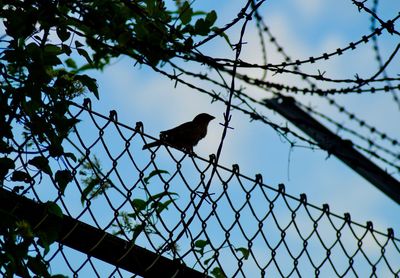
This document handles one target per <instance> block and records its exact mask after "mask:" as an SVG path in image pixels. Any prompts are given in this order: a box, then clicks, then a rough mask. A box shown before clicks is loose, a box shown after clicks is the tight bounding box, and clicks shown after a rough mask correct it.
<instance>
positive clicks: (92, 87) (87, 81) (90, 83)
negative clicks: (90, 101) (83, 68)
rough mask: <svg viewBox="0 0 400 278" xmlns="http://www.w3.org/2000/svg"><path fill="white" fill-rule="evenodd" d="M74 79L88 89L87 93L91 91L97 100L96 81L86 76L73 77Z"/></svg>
mask: <svg viewBox="0 0 400 278" xmlns="http://www.w3.org/2000/svg"><path fill="white" fill-rule="evenodd" d="M75 79H77V80H79V81H80V82H81V83H82V85H84V86H85V87H86V88H88V89H89V91H91V92H92V93H93V94H94V95H95V97H96V98H97V99H98V98H99V91H98V86H97V83H96V79H94V78H91V77H89V76H88V75H86V74H83V75H77V76H75Z"/></svg>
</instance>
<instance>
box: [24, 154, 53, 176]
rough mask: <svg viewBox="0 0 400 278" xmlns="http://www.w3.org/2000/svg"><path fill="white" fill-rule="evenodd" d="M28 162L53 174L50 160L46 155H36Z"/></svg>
mask: <svg viewBox="0 0 400 278" xmlns="http://www.w3.org/2000/svg"><path fill="white" fill-rule="evenodd" d="M28 164H30V165H33V166H35V167H36V168H38V169H39V170H40V171H43V172H45V173H46V174H48V175H51V174H52V171H51V169H50V166H49V160H48V159H47V158H46V157H44V156H36V157H34V158H32V159H31V160H29V161H28Z"/></svg>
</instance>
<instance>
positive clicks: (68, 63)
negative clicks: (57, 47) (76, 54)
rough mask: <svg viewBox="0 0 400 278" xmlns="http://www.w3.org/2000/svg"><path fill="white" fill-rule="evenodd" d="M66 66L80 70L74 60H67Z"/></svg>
mask: <svg viewBox="0 0 400 278" xmlns="http://www.w3.org/2000/svg"><path fill="white" fill-rule="evenodd" d="M65 64H66V65H67V66H68V67H70V68H72V69H77V68H78V67H77V65H76V63H75V61H74V60H73V59H72V58H68V59H67V60H65Z"/></svg>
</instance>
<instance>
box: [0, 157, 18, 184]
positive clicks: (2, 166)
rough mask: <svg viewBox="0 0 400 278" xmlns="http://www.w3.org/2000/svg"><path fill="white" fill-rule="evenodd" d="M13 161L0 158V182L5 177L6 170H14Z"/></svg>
mask: <svg viewBox="0 0 400 278" xmlns="http://www.w3.org/2000/svg"><path fill="white" fill-rule="evenodd" d="M14 167H15V164H14V161H13V160H12V159H10V158H8V157H2V158H0V180H2V179H4V177H5V176H6V175H7V173H8V170H10V169H14Z"/></svg>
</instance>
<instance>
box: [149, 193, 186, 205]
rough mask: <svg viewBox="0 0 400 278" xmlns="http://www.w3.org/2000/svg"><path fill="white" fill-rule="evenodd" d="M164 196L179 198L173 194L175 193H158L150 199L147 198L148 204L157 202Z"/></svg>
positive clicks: (176, 194)
mask: <svg viewBox="0 0 400 278" xmlns="http://www.w3.org/2000/svg"><path fill="white" fill-rule="evenodd" d="M164 196H178V197H179V194H178V193H175V192H169V191H166V192H160V193H157V194H154V195H152V196H151V197H150V198H149V201H148V202H149V203H150V202H158V201H159V200H161V199H162V198H163V197H164Z"/></svg>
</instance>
